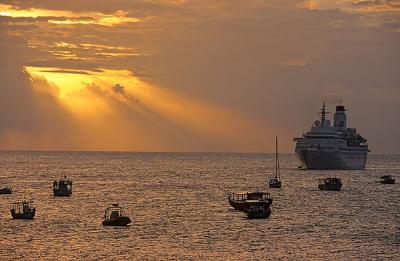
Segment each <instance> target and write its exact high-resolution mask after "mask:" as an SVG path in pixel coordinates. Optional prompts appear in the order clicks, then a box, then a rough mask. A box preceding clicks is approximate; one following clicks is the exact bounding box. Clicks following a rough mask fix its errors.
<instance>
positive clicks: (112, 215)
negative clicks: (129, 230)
mask: <svg viewBox="0 0 400 261" xmlns="http://www.w3.org/2000/svg"><path fill="white" fill-rule="evenodd" d="M130 223H131V219H130V218H129V217H127V216H124V214H123V212H122V208H121V207H120V206H119V204H112V205H111V207H108V208H106V210H105V211H104V220H103V222H102V224H103V226H126V225H128V224H130Z"/></svg>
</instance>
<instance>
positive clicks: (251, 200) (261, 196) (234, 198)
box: [228, 191, 273, 211]
mask: <svg viewBox="0 0 400 261" xmlns="http://www.w3.org/2000/svg"><path fill="white" fill-rule="evenodd" d="M228 201H229V204H230V205H231V206H232V207H233V208H234V209H237V210H240V211H247V210H248V209H249V208H250V206H252V205H255V204H261V205H263V206H265V207H267V208H269V207H270V206H271V204H272V201H273V199H272V197H271V195H270V194H269V193H268V192H263V191H255V192H241V193H231V194H230V195H229V197H228Z"/></svg>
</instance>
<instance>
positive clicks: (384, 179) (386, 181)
mask: <svg viewBox="0 0 400 261" xmlns="http://www.w3.org/2000/svg"><path fill="white" fill-rule="evenodd" d="M378 182H379V183H381V184H394V183H396V179H395V178H393V177H392V175H383V176H382V177H381V180H379V181H378Z"/></svg>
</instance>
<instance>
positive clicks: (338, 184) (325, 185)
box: [318, 178, 342, 191]
mask: <svg viewBox="0 0 400 261" xmlns="http://www.w3.org/2000/svg"><path fill="white" fill-rule="evenodd" d="M318 188H319V189H320V190H333V191H340V189H341V188H342V181H341V180H340V179H339V178H325V179H320V180H319V183H318Z"/></svg>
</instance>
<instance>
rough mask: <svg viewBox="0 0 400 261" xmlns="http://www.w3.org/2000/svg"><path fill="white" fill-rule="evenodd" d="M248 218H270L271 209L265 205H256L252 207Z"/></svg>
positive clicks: (248, 212)
mask: <svg viewBox="0 0 400 261" xmlns="http://www.w3.org/2000/svg"><path fill="white" fill-rule="evenodd" d="M246 214H247V217H248V218H250V219H255V218H268V217H269V216H270V215H271V208H269V207H266V206H265V205H263V204H259V203H257V204H254V205H251V206H250V207H249V209H248V211H247V212H246Z"/></svg>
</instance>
